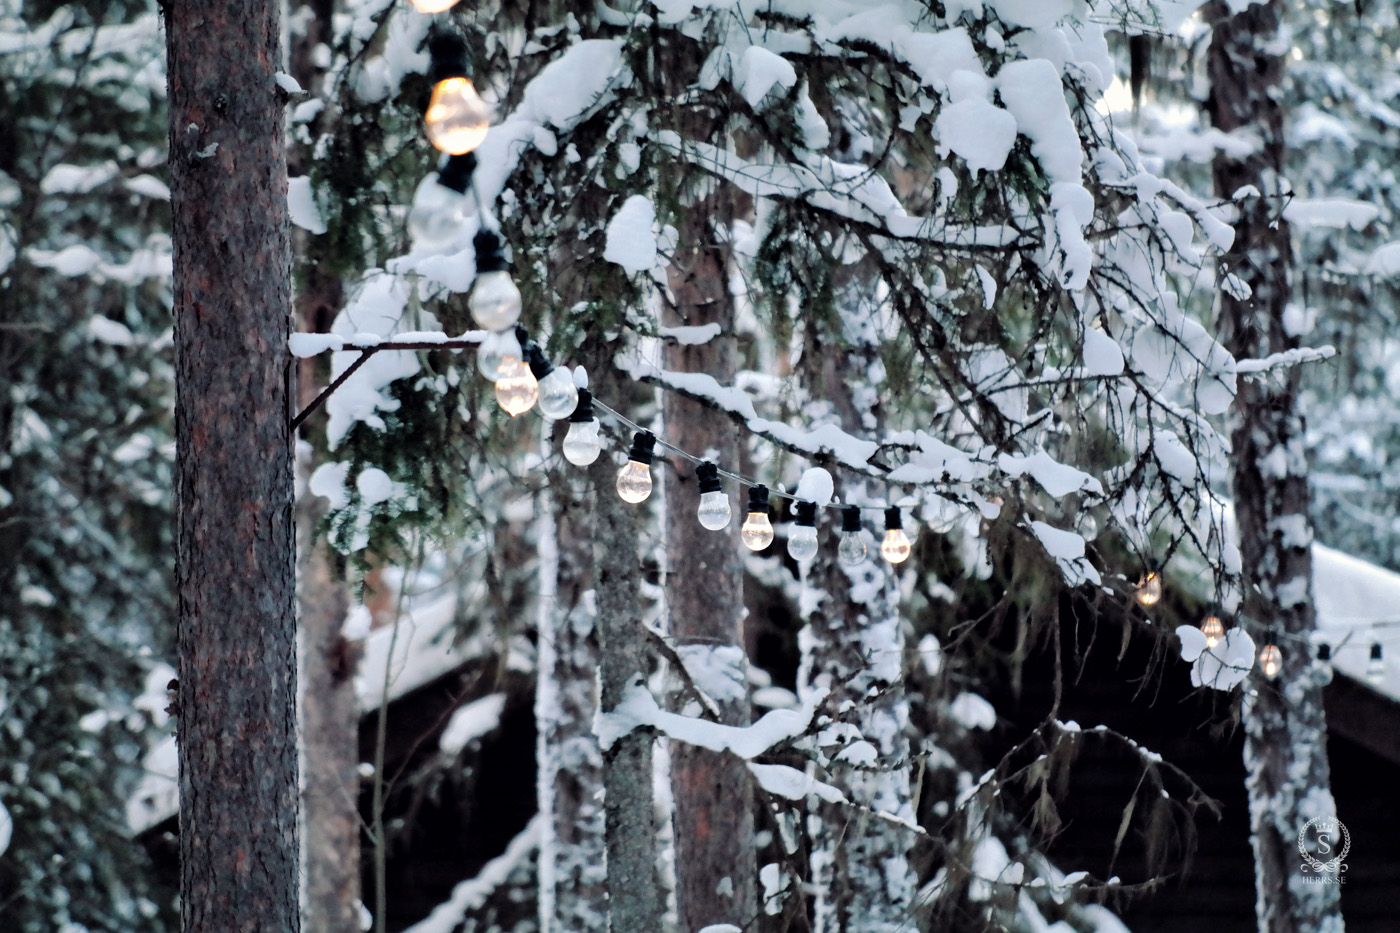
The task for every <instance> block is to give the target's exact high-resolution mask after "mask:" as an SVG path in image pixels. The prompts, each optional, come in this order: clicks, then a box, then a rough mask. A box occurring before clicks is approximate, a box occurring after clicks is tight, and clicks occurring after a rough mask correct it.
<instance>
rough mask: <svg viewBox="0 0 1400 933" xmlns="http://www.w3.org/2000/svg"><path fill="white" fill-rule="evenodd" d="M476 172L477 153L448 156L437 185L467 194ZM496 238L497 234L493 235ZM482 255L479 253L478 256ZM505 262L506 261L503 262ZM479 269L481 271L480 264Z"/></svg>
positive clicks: (439, 172)
mask: <svg viewBox="0 0 1400 933" xmlns="http://www.w3.org/2000/svg"><path fill="white" fill-rule="evenodd" d="M475 171H476V153H475V152H466V153H463V154H462V155H454V156H448V157H447V161H446V162H444V163H443V164H442V168H440V169H438V178H437V183H438V184H440V185H442V186H443V187H444V188H447V189H449V190H452V191H455V192H457V193H458V194H466V193H467V188H468V186H470V185H471V183H472V172H475ZM492 236H493V237H494V236H495V234H492ZM496 251H497V252H500V245H499V241H497V246H496ZM480 255H481V253H480V252H478V253H477V256H480ZM502 261H503V262H504V260H502ZM477 268H478V269H480V263H479V262H478V265H477Z"/></svg>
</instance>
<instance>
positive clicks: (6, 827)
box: [0, 800, 15, 855]
mask: <svg viewBox="0 0 1400 933" xmlns="http://www.w3.org/2000/svg"><path fill="white" fill-rule="evenodd" d="M14 830H15V821H14V818H13V817H11V816H10V811H9V810H7V809H6V808H5V802H4V801H3V800H0V855H4V854H5V850H6V849H8V848H9V847H10V837H11V836H13V835H14Z"/></svg>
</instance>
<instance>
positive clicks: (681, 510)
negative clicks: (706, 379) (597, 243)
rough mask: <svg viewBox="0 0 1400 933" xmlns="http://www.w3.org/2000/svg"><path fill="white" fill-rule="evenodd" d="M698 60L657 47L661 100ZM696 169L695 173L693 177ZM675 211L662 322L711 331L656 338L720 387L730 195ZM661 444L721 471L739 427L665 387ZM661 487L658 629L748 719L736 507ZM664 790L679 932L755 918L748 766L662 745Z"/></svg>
mask: <svg viewBox="0 0 1400 933" xmlns="http://www.w3.org/2000/svg"><path fill="white" fill-rule="evenodd" d="M702 60H703V54H701V53H700V50H698V49H688V48H683V47H682V48H671V47H666V48H664V49H662V50H661V51H660V52H659V53H658V66H657V67H658V73H659V74H660V75H662V76H663V77H664V81H665V82H667V83H668V87H669V88H670V90H669V91H668V95H669V96H670V98H671V99H673V100H674V99H678V98H680V97H681V96H682V95H683V94H684V88H685V87H686V85H687V84H688V82H689V80H690V76H691V75H692V73H693V71H694V69H695V68H696V67H698V65H699V63H700V62H701V61H702ZM677 120H678V128H679V129H680V132H681V134H682V135H683V136H685V137H687V138H692V139H698V140H705V141H708V142H713V143H716V144H718V145H721V146H723V145H724V138H723V137H724V115H723V114H722V113H710V112H708V111H706V110H702V109H700V108H696V109H693V110H690V111H686V112H683V113H681V114H680V115H679V116H678V117H677ZM697 175H698V173H697ZM678 187H679V191H680V193H681V199H682V202H683V203H684V209H683V210H682V212H681V213H680V215H679V216H678V217H677V218H676V227H677V232H678V234H679V236H678V241H677V248H676V250H675V253H674V255H673V259H672V262H671V266H670V268H669V269H668V270H667V278H668V282H669V286H670V293H671V294H670V299H671V300H670V301H669V302H666V303H665V307H664V310H663V312H662V316H661V317H662V324H664V325H667V326H704V325H707V324H718V325H719V335H718V336H717V337H715V338H714V339H713V340H710V341H708V342H706V343H701V344H690V345H684V344H680V343H669V344H667V346H666V348H665V351H664V354H663V358H664V363H665V367H666V368H667V369H668V370H674V371H677V372H688V373H706V374H708V375H710V376H713V377H714V378H715V379H717V380H719V382H720V384H721V385H728V384H730V383H732V382H733V381H734V355H735V349H734V299H733V297H732V296H731V295H730V293H729V258H730V247H729V242H728V240H729V233H730V231H732V230H733V225H734V210H735V207H734V193H733V191H731V190H730V189H728V188H727V187H726V186H725V185H723V184H722V183H720V182H718V181H716V180H714V179H712V178H710V177H708V176H700V177H688V178H684V179H682V180H681V182H680V184H679V186H678ZM664 419H665V425H666V439H667V441H668V442H670V443H672V444H675V445H676V446H678V447H680V448H682V449H684V450H687V451H690V452H692V453H695V454H697V455H704V456H706V457H709V458H712V459H714V461H715V462H716V463H717V465H718V466H720V467H721V468H722V469H729V470H734V469H737V467H738V465H739V464H738V460H739V437H738V429H737V427H736V426H735V425H734V422H733V421H731V420H730V419H729V418H727V417H726V416H724V415H723V414H721V413H720V412H717V411H715V410H714V409H713V408H711V407H709V406H706V405H702V404H700V403H699V402H695V401H693V400H691V399H687V398H682V397H681V396H680V395H678V394H676V393H667V394H666V397H665V406H664ZM671 467H672V468H673V469H671V470H670V471H669V472H668V474H667V482H666V553H667V575H666V606H667V615H668V618H669V633H670V635H671V637H672V638H673V639H674V640H675V643H676V646H677V649H678V651H679V653H680V654H681V657H682V658H683V659H686V660H687V663H697V664H701V665H704V666H705V667H707V668H708V669H710V670H712V671H721V670H722V671H724V675H723V679H725V680H726V681H727V682H728V686H727V687H726V693H725V695H723V696H716V697H713V699H714V700H715V701H716V703H717V705H718V706H719V710H720V715H721V718H722V720H723V721H724V722H726V723H728V724H729V725H735V726H741V725H747V724H748V722H749V697H748V683H747V680H748V661H747V658H746V656H745V654H744V649H743V645H744V636H743V628H744V598H743V559H742V556H741V555H742V553H743V549H742V547H741V545H740V543H739V526H740V525H741V524H742V523H743V510H742V508H741V506H742V505H743V503H742V502H741V501H739V500H738V499H737V498H736V494H737V493H738V490H735V489H733V488H728V484H726V487H727V488H726V493H727V494H728V495H729V497H730V508H731V509H732V512H733V517H732V518H731V520H730V523H729V525H728V526H727V527H726V528H724V529H722V530H720V531H710V530H708V529H706V528H704V527H703V526H701V525H700V523H699V522H698V521H697V520H696V515H695V513H696V509H697V507H698V505H699V493H698V490H697V485H696V480H695V465H694V464H692V463H691V462H690V461H689V460H684V459H681V458H679V457H673V458H671ZM671 790H672V794H673V796H674V799H675V814H674V818H673V823H674V826H675V840H676V905H677V910H678V912H679V919H680V930H681V931H682V933H695V931H696V930H699V929H700V928H702V927H705V926H708V925H710V924H715V923H733V924H737V925H739V926H743V925H745V924H746V923H748V922H749V920H750V919H751V918H753V917H754V916H755V915H756V914H757V910H758V893H757V876H758V866H757V863H756V854H755V849H754V845H753V833H754V822H753V807H752V806H751V804H750V801H751V800H752V799H753V784H752V778H751V776H750V774H749V770H748V766H747V765H746V764H745V763H744V762H743V761H742V760H740V759H739V758H737V757H735V756H733V755H722V754H718V753H716V752H712V751H709V750H707V749H703V748H698V747H696V746H691V745H685V744H682V743H673V744H672V746H671Z"/></svg>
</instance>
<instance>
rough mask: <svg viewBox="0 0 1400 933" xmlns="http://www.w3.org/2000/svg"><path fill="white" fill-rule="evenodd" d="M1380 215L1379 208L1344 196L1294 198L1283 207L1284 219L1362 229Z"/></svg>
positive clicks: (1301, 223) (1313, 225)
mask: <svg viewBox="0 0 1400 933" xmlns="http://www.w3.org/2000/svg"><path fill="white" fill-rule="evenodd" d="M1379 215H1380V208H1378V207H1376V205H1374V204H1368V203H1366V202H1365V201H1352V200H1349V199H1347V198H1294V199H1293V200H1292V201H1289V202H1288V204H1287V205H1285V206H1284V208H1283V219H1284V220H1287V221H1288V222H1289V223H1290V224H1295V225H1297V226H1300V227H1325V228H1330V229H1334V230H1340V229H1343V228H1345V227H1350V228H1351V229H1353V230H1362V229H1365V227H1366V226H1367V225H1368V224H1370V223H1371V221H1373V220H1375V219H1376V217H1377V216H1379Z"/></svg>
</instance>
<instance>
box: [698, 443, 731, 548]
mask: <svg viewBox="0 0 1400 933" xmlns="http://www.w3.org/2000/svg"><path fill="white" fill-rule="evenodd" d="M695 478H696V480H697V481H698V482H699V483H700V508H699V510H698V511H696V513H695V517H696V518H697V519H698V520H699V521H700V524H701V526H702V527H704V528H708V529H709V530H710V531H719V530H720V529H721V528H724V527H726V526H728V524H729V519H730V517H731V512H730V507H729V496H728V495H727V494H726V493H725V491H724V489H723V488H721V487H720V484H719V467H717V466H715V465H714V464H713V463H711V462H710V461H708V460H706V461H705V462H704V463H701V464H700V465H699V466H697V467H696V468H695Z"/></svg>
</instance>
